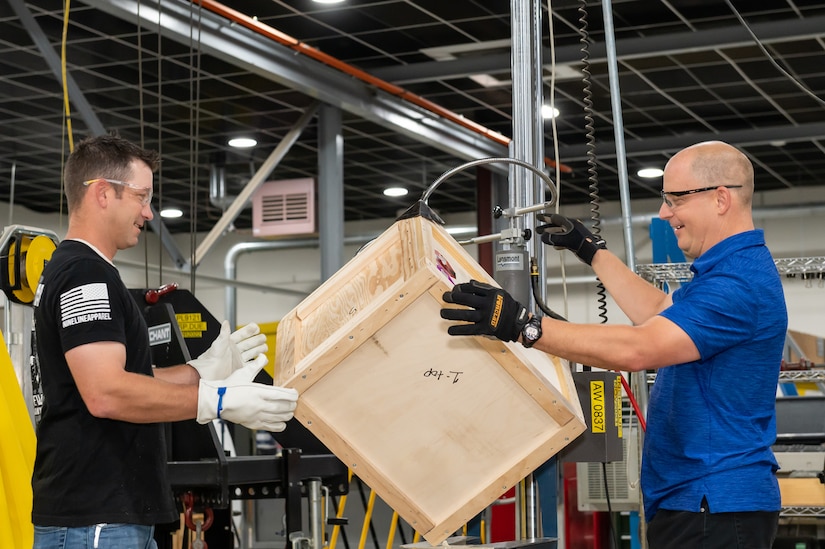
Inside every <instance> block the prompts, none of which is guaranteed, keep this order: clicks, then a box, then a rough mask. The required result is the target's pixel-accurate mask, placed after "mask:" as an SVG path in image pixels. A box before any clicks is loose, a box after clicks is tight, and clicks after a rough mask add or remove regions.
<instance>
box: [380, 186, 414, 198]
mask: <svg viewBox="0 0 825 549" xmlns="http://www.w3.org/2000/svg"><path fill="white" fill-rule="evenodd" d="M408 192H409V191H408V190H407V189H405V188H404V187H388V188H386V189H384V196H392V197H396V196H407V193H408Z"/></svg>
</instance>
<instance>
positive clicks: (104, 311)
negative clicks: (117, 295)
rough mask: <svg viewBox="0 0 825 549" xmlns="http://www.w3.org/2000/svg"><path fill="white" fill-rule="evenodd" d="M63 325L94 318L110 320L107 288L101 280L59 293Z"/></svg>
mask: <svg viewBox="0 0 825 549" xmlns="http://www.w3.org/2000/svg"><path fill="white" fill-rule="evenodd" d="M60 313H61V320H62V321H63V327H64V328H66V327H68V326H74V325H75V324H81V323H83V322H93V321H95V320H112V308H111V307H110V306H109V290H108V288H107V287H106V284H105V283H103V282H95V283H92V284H84V285H83V286H78V287H77V288H75V289H73V290H69V291H68V292H65V293H63V294H61V295H60Z"/></svg>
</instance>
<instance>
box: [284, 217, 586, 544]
mask: <svg viewBox="0 0 825 549" xmlns="http://www.w3.org/2000/svg"><path fill="white" fill-rule="evenodd" d="M471 278H474V279H476V280H482V281H486V282H490V283H493V284H495V281H493V279H492V278H491V277H490V276H489V275H488V274H487V273H486V272H485V271H484V270H483V269H481V267H480V266H479V265H478V264H477V263H476V261H475V260H474V259H473V258H472V257H471V256H470V255H469V254H468V253H467V252H466V251H465V250H464V249H463V248H462V247H461V246H460V245H459V244H458V243H457V242H456V241H455V240H454V239H453V238H452V237H451V236H450V235H449V234H448V233H447V232H446V231H445V230H444V229H443V227H441V226H440V225H439V224H437V223H435V222H433V221H430V220H429V219H425V218H423V217H420V216H419V217H413V218H411V219H402V220H399V221H397V222H395V223H394V224H393V225H392V226H391V227H390V228H389V229H387V231H385V232H384V233H383V234H382V235H380V236H379V237H378V238H377V239H376V240H374V241H372V242H371V243H370V244H369V245H368V246H366V247H365V248H364V249H363V250H361V251H360V253H359V254H358V255H356V257H355V258H353V259H352V260H351V261H350V262H349V263H347V264H346V265H345V266H344V267H343V268H342V269H341V270H339V271H338V272H337V273H336V274H335V275H333V276H332V277H331V278H330V279H329V280H327V281H326V282H325V283H324V284H322V285H321V286H320V287H319V288H318V289H317V290H316V291H315V292H313V293H312V294H311V295H310V296H309V297H307V298H306V299H305V300H304V301H303V302H301V303H300V304H299V305H298V306H297V307H296V308H295V309H293V310H292V311H290V312H289V313H288V314H287V315H286V316H285V317H284V318H283V319H282V320H281V322H280V324H279V326H278V337H277V343H276V353H275V357H276V358H275V378H276V383H279V384H282V385H285V386H288V387H294V388H296V389H297V390H298V391H299V392H300V395H301V396H300V398H299V401H298V407H297V409H296V411H295V416H296V418H297V419H298V420H299V421H301V422H302V423H303V424H304V425H305V426H306V427H307V428H308V429H309V430H310V431H312V432H313V433H314V434H315V435H316V436H317V437H318V438H319V439H320V440H321V441H322V442H323V443H324V444H325V445H326V446H327V447H328V448H329V449H330V450H331V451H332V452H333V453H334V454H335V455H336V456H338V458H339V459H341V460H342V461H343V462H344V463H345V464H346V465H347V466H349V467H350V468H351V470H352V472H353V474H355V475H357V476H358V477H359V478H361V479H362V480H363V481H364V482H365V483H366V484H367V485H368V486H370V488H372V489H373V490H374V491H375V492H376V494H377V495H378V496H380V497H381V498H382V499H383V500H384V501H385V502H386V503H387V504H388V505H389V506H390V507H391V508H393V509H394V510H395V511H397V512H398V514H399V515H400V516H401V517H402V518H403V519H404V520H406V521H407V522H408V523H409V524H410V525H411V526H412V527H414V528H415V529H416V531H418V532H419V533H421V535H422V536H423V537H424V538H425V539H426V540H427V541H428V542H430V543H431V544H433V545H435V544H439V543H441V542H442V541H444V540H445V539H447V538H448V537H450V536H451V535H453V533H454V532H455V531H456V530H457V529H458V528H460V527H461V526H462V525H463V524H464V523H466V522H467V521H468V520H470V519H471V518H472V517H473V516H475V515H476V514H477V513H479V512H480V511H481V510H483V509H484V508H485V507H487V506H488V505H490V504H491V503H492V502H493V501H494V500H496V499H497V498H498V497H499V496H500V495H501V494H502V493H504V492H506V491H507V490H508V489H510V488H511V487H513V486H514V485H515V484H516V483H517V482H519V481H520V480H521V479H523V478H524V477H525V476H527V475H528V474H530V473H531V472H533V471H534V470H535V469H536V468H537V467H539V466H540V465H541V464H543V463H544V462H546V461H547V460H548V459H549V458H550V457H552V456H553V455H555V454H556V453H557V452H558V451H559V450H561V449H562V448H563V447H564V446H566V445H567V444H568V443H569V442H570V441H572V440H573V439H574V438H575V437H577V436H578V435H579V434H581V433H582V432H583V431H584V429H585V423H584V420H583V417H582V409H581V405H580V404H579V401H578V398H577V396H576V389H575V386H574V384H573V380H572V375H571V373H570V369H569V365H568V364H567V363H566V362H563V361H561V360H560V359H559V358H558V357H555V356H551V355H548V354H546V353H542V352H540V351H537V350H534V349H525V348H524V347H522V346H521V345H520V344H516V343H504V342H501V341H498V340H494V339H488V338H485V337H452V336H449V335H448V334H447V327H448V326H449V325H450V322H448V321H445V320H442V319H441V318H440V316H439V309H440V308H441V307H442V306H443V305H444V302H443V301H442V299H441V298H442V295H443V293H444V292H445V291H447V290H449V289H451V288H452V286H453V285H454V283H456V282H466V281H468V280H470V279H471Z"/></svg>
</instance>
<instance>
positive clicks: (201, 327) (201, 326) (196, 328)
mask: <svg viewBox="0 0 825 549" xmlns="http://www.w3.org/2000/svg"><path fill="white" fill-rule="evenodd" d="M178 326H180V331H181V332H205V331H206V322H181V321H180V320H178Z"/></svg>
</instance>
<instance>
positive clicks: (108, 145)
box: [63, 131, 160, 211]
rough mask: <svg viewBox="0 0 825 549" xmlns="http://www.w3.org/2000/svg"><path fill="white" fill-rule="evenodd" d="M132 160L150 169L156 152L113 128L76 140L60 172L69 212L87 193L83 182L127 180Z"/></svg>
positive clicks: (157, 158) (155, 161) (153, 167)
mask: <svg viewBox="0 0 825 549" xmlns="http://www.w3.org/2000/svg"><path fill="white" fill-rule="evenodd" d="M133 160H138V161H141V162H143V163H144V164H146V165H147V166H149V168H150V169H151V170H152V171H153V172H154V171H155V170H157V168H158V164H159V162H160V160H159V157H158V153H157V151H153V150H148V149H143V148H141V147H139V146H138V145H135V144H134V143H132V142H131V141H128V140H126V139H123V138H122V137H120V135H118V133H117V132H115V131H112V132H109V133H107V134H104V135H96V136H92V137H87V138H85V139H83V140H82V141H80V142H79V143H77V145H75V148H74V150H73V151H72V153H71V154H70V155H69V159H68V160H67V161H66V166H65V168H64V171H63V182H64V186H65V192H66V201H67V202H68V206H69V211H72V209H73V208H74V207H75V206H76V205H77V204H79V203H80V200H81V198H82V197H83V195H84V193H85V192H86V188H87V187H85V186H84V185H83V182H84V181H88V180H89V179H94V178H96V177H105V178H110V179H118V180H121V181H127V180H128V179H129V178H130V177H131V176H132V168H131V166H130V164H131V163H132V161H133ZM115 192H116V193H118V194H119V193H120V192H122V189H121V188H120V187H118V186H115Z"/></svg>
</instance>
